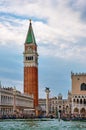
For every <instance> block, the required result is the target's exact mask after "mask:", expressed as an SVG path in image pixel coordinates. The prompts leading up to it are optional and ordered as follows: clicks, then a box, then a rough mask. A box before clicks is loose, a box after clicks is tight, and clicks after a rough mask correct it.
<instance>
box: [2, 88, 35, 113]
mask: <svg viewBox="0 0 86 130" xmlns="http://www.w3.org/2000/svg"><path fill="white" fill-rule="evenodd" d="M24 109H33V96H31V95H25V94H22V93H21V92H19V91H17V90H16V91H15V93H14V89H13V88H0V115H7V114H8V115H9V114H13V113H14V111H15V112H17V113H21V112H23V111H24Z"/></svg>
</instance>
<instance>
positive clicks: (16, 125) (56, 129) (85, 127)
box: [0, 119, 86, 130]
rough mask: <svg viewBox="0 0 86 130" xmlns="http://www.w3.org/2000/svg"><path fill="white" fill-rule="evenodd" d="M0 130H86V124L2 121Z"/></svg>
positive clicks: (51, 121) (50, 121)
mask: <svg viewBox="0 0 86 130" xmlns="http://www.w3.org/2000/svg"><path fill="white" fill-rule="evenodd" d="M0 130H86V122H76V121H69V122H68V121H67V122H66V121H60V122H59V121H58V120H57V119H52V120H49V121H40V120H39V121H29V120H10V121H9V120H1V121H0Z"/></svg>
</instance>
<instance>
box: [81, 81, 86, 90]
mask: <svg viewBox="0 0 86 130" xmlns="http://www.w3.org/2000/svg"><path fill="white" fill-rule="evenodd" d="M81 90H82V91H83V90H86V84H85V83H82V84H81Z"/></svg>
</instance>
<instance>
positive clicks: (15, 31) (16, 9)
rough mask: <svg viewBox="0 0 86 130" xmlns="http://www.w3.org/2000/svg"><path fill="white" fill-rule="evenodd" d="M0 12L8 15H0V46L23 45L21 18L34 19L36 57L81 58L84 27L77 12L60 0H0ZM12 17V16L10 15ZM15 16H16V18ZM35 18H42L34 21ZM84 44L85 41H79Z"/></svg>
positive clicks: (24, 25) (23, 27) (85, 33)
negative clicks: (37, 53)
mask: <svg viewBox="0 0 86 130" xmlns="http://www.w3.org/2000/svg"><path fill="white" fill-rule="evenodd" d="M0 3H1V6H0V11H1V12H4V13H9V14H11V16H10V15H8V16H6V15H5V16H3V15H2V16H1V20H0V28H1V31H0V43H3V44H6V43H9V42H10V43H11V44H12V43H13V44H15V43H16V45H17V46H19V45H23V44H24V41H25V38H26V33H27V28H28V23H27V20H24V19H21V17H29V18H30V17H35V21H33V29H34V32H35V35H36V41H37V43H38V45H39V53H40V55H48V56H49V55H50V56H52V55H53V56H58V57H61V58H66V59H70V58H74V57H75V53H76V58H78V59H83V60H84V58H85V57H86V54H85V53H84V56H82V53H83V52H85V51H86V45H85V44H84V46H82V44H83V43H82V44H81V45H80V44H79V42H80V39H81V38H82V39H83V38H86V24H85V23H84V22H83V20H81V19H80V15H81V13H80V10H79V11H76V12H75V11H74V10H73V9H71V8H70V6H68V3H69V1H68V0H67V1H64V0H54V1H53V2H52V0H46V1H45V0H44V1H40V0H35V1H34V0H33V1H31V0H25V1H23V2H22V0H18V1H17V0H16V1H11V0H8V1H6V0H4V3H3V0H2V1H1V2H0ZM84 3H85V1H84V0H83V1H81V0H79V1H76V2H75V6H78V5H80V7H82V6H84ZM14 14H15V17H13V16H12V15H14ZM18 16H19V17H18ZM37 19H44V20H45V21H46V22H43V21H42V20H40V21H38V20H37ZM83 42H85V41H83Z"/></svg>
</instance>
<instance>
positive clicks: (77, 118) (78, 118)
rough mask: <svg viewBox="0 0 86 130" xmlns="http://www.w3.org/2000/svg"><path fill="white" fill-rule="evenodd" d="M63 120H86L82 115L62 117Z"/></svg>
mask: <svg viewBox="0 0 86 130" xmlns="http://www.w3.org/2000/svg"><path fill="white" fill-rule="evenodd" d="M62 120H63V121H86V118H84V117H83V118H82V117H73V118H67V117H66V118H65V117H63V118H62Z"/></svg>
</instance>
